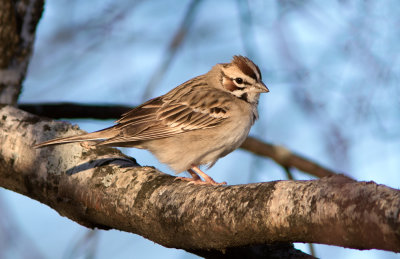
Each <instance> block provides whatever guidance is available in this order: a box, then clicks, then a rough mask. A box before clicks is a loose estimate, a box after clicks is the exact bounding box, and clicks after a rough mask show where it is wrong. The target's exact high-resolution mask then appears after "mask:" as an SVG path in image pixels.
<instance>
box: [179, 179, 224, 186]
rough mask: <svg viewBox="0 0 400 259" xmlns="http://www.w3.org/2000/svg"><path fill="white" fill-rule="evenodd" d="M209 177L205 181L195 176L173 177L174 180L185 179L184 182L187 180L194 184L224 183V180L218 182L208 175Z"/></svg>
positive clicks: (216, 184)
mask: <svg viewBox="0 0 400 259" xmlns="http://www.w3.org/2000/svg"><path fill="white" fill-rule="evenodd" d="M210 179H211V181H210ZM210 179H206V180H205V181H203V180H201V178H200V177H197V178H189V177H176V178H175V179H174V181H176V180H182V181H186V182H189V183H191V184H195V185H215V186H218V185H226V182H222V183H218V182H216V181H214V180H213V179H212V178H211V177H210Z"/></svg>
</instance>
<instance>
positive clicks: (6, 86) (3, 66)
mask: <svg viewBox="0 0 400 259" xmlns="http://www.w3.org/2000/svg"><path fill="white" fill-rule="evenodd" d="M43 5H44V2H43V0H30V1H23V0H17V1H13V0H0V23H1V24H0V103H6V104H12V105H15V104H16V102H17V99H18V96H19V93H20V91H21V83H22V80H23V79H24V78H25V73H26V70H27V67H28V63H29V60H30V56H31V54H32V46H33V42H34V39H35V31H36V25H37V23H38V22H39V20H40V17H41V16H42V12H43Z"/></svg>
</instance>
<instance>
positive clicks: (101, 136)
mask: <svg viewBox="0 0 400 259" xmlns="http://www.w3.org/2000/svg"><path fill="white" fill-rule="evenodd" d="M114 135H115V133H114V132H112V131H110V130H104V131H103V130H102V131H96V132H93V133H85V134H82V135H78V136H71V137H65V138H56V139H51V140H48V141H45V142H42V143H39V144H36V145H34V146H33V148H42V147H46V146H53V145H60V144H67V143H74V142H82V141H96V140H99V141H101V140H106V139H108V138H111V137H113V136H114Z"/></svg>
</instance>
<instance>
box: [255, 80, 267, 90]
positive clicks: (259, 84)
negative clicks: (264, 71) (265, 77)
mask: <svg viewBox="0 0 400 259" xmlns="http://www.w3.org/2000/svg"><path fill="white" fill-rule="evenodd" d="M256 86H257V90H258V92H260V93H268V92H269V89H268V87H267V86H266V85H265V84H264V83H263V81H261V82H259V83H257V84H256Z"/></svg>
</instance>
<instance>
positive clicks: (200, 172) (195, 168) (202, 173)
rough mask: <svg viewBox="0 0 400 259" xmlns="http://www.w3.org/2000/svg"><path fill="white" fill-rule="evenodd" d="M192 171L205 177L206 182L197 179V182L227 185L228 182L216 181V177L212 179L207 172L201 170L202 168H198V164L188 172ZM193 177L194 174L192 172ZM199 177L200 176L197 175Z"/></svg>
mask: <svg viewBox="0 0 400 259" xmlns="http://www.w3.org/2000/svg"><path fill="white" fill-rule="evenodd" d="M190 171H192V172H193V173H195V174H197V175H200V176H201V177H203V178H204V180H205V181H204V182H203V181H202V182H197V181H195V182H194V183H195V184H211V185H225V184H226V182H222V183H218V182H216V181H214V179H212V178H211V177H210V176H208V175H207V174H206V173H204V172H203V171H201V170H200V168H198V167H197V166H192V168H191V169H189V170H188V172H189V173H190ZM190 174H191V175H192V177H193V174H192V173H190ZM197 177H199V176H197Z"/></svg>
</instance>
